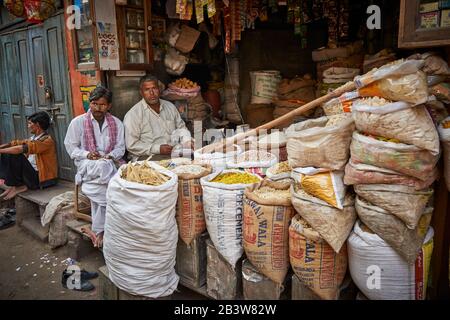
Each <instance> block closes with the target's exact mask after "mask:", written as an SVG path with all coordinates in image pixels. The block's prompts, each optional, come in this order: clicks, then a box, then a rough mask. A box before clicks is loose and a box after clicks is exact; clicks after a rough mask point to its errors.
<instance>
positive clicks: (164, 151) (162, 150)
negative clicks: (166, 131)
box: [159, 144, 173, 155]
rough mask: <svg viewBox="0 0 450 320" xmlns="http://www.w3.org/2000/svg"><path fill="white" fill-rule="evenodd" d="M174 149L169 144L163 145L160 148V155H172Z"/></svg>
mask: <svg viewBox="0 0 450 320" xmlns="http://www.w3.org/2000/svg"><path fill="white" fill-rule="evenodd" d="M172 149H173V147H172V146H170V145H168V144H162V145H160V146H159V153H160V154H162V155H170V154H172Z"/></svg>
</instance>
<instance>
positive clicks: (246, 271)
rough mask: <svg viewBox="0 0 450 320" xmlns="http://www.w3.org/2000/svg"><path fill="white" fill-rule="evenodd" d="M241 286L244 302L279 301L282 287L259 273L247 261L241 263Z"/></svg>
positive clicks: (282, 290)
mask: <svg viewBox="0 0 450 320" xmlns="http://www.w3.org/2000/svg"><path fill="white" fill-rule="evenodd" d="M242 286H243V291H244V299H245V300H280V299H281V296H282V293H283V292H284V286H283V285H281V284H278V283H275V282H274V281H272V280H270V279H269V278H267V277H266V276H264V275H263V274H262V273H259V272H258V271H257V270H256V268H255V267H254V266H253V265H252V264H251V263H250V261H249V260H248V259H245V260H244V261H243V262H242Z"/></svg>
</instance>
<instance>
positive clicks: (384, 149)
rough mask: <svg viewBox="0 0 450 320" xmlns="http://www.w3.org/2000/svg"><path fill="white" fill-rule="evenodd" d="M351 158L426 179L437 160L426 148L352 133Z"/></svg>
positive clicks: (355, 161)
mask: <svg viewBox="0 0 450 320" xmlns="http://www.w3.org/2000/svg"><path fill="white" fill-rule="evenodd" d="M350 152H351V159H352V161H353V162H354V163H364V164H369V165H373V166H377V167H382V168H386V169H391V170H394V171H396V172H398V173H401V174H404V175H407V176H411V177H415V178H417V179H420V180H423V181H425V180H427V179H428V178H429V176H430V174H431V173H432V172H433V170H434V167H435V166H436V164H437V162H438V160H439V154H437V155H434V154H432V153H431V152H430V151H428V150H424V149H420V148H418V147H416V146H413V145H409V144H404V143H399V142H398V143H397V142H387V141H383V139H381V138H379V137H377V138H374V137H370V136H365V135H363V134H361V133H359V132H356V131H355V132H354V133H353V140H352V143H351V145H350Z"/></svg>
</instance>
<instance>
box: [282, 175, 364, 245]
mask: <svg viewBox="0 0 450 320" xmlns="http://www.w3.org/2000/svg"><path fill="white" fill-rule="evenodd" d="M291 194H292V205H293V206H294V208H295V210H296V211H297V212H298V213H299V214H300V216H301V217H302V218H303V219H304V220H306V221H307V222H308V223H309V224H310V225H311V226H312V227H313V228H314V229H315V230H316V231H317V232H318V233H319V234H320V236H321V237H322V238H323V239H324V240H325V241H326V242H327V243H328V244H329V245H330V246H331V247H332V248H333V250H334V251H335V252H340V250H342V246H343V245H344V243H345V241H346V240H347V237H348V235H349V234H350V231H351V230H352V228H353V224H354V223H355V220H356V211H355V207H354V203H355V198H354V196H353V195H351V194H350V193H348V194H347V195H346V196H345V197H344V199H343V201H342V205H343V209H342V210H339V209H337V208H335V207H333V206H331V205H330V204H328V203H327V202H325V201H323V200H321V199H319V198H316V197H314V196H312V195H310V194H308V193H307V192H306V191H305V190H303V189H301V188H300V186H299V184H298V183H294V184H293V185H292V186H291Z"/></svg>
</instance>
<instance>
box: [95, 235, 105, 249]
mask: <svg viewBox="0 0 450 320" xmlns="http://www.w3.org/2000/svg"><path fill="white" fill-rule="evenodd" d="M94 247H96V248H101V247H103V232H101V233H99V234H98V235H97V241H96V242H95V244H94Z"/></svg>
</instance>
